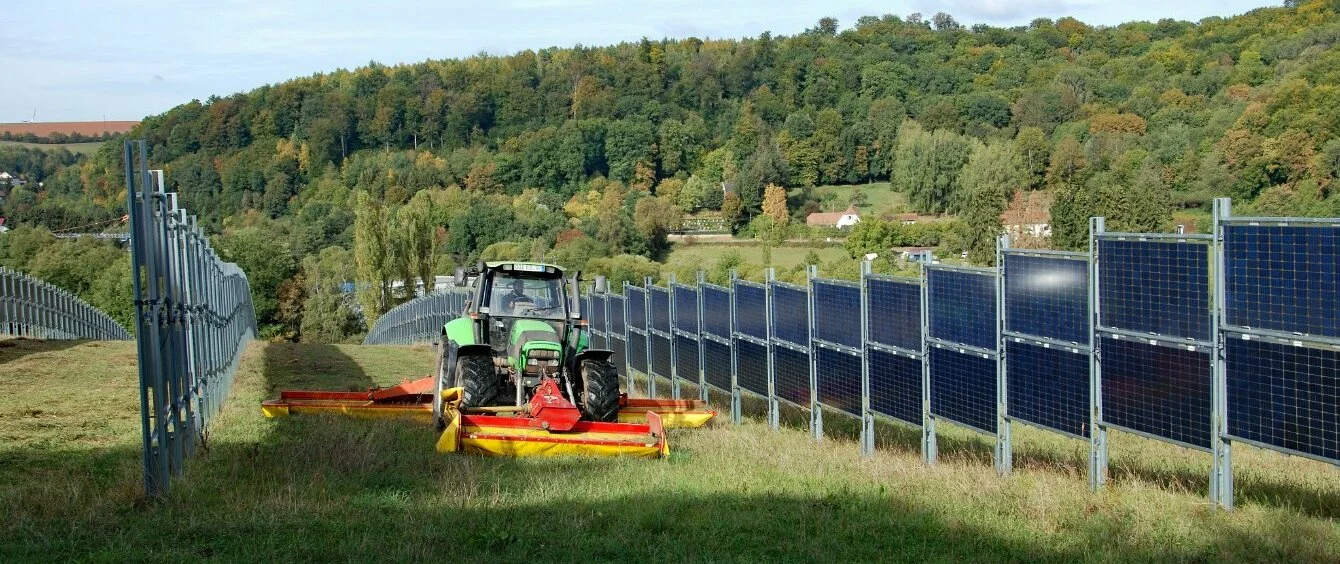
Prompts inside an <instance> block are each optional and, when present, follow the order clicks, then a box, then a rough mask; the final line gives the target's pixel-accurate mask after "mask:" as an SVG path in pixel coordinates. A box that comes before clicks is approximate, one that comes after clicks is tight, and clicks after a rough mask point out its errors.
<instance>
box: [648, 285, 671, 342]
mask: <svg viewBox="0 0 1340 564" xmlns="http://www.w3.org/2000/svg"><path fill="white" fill-rule="evenodd" d="M650 294H651V328H652V329H655V330H657V331H660V332H662V333H669V332H670V290H668V289H666V288H661V287H652V288H651V291H650Z"/></svg>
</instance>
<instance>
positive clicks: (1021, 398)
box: [1005, 340, 1089, 438]
mask: <svg viewBox="0 0 1340 564" xmlns="http://www.w3.org/2000/svg"><path fill="white" fill-rule="evenodd" d="M1005 366H1006V368H1007V369H1008V371H1009V374H1008V377H1009V386H1008V389H1007V395H1008V396H1009V397H1008V398H1007V400H1008V403H1009V414H1010V416H1011V417H1012V418H1014V419H1017V420H1020V421H1024V422H1027V423H1032V424H1034V425H1039V426H1042V427H1046V428H1049V429H1052V430H1055V431H1060V432H1062V433H1069V434H1071V435H1076V436H1080V437H1085V438H1087V437H1088V436H1089V355H1088V353H1087V352H1084V351H1078V352H1077V351H1075V350H1074V349H1066V348H1061V347H1044V346H1042V345H1038V344H1033V343H1020V342H1016V341H1014V340H1007V341H1006V342H1005Z"/></svg>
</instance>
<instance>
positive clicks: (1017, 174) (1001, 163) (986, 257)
mask: <svg viewBox="0 0 1340 564" xmlns="http://www.w3.org/2000/svg"><path fill="white" fill-rule="evenodd" d="M1022 177H1023V171H1022V170H1021V167H1020V164H1019V154H1018V152H1017V148H1016V147H1015V146H1014V143H1013V142H1008V141H1001V142H996V143H992V144H990V145H978V146H977V147H975V148H974V149H973V151H972V155H971V156H970V157H969V158H968V162H967V164H965V165H963V173H962V175H961V180H960V182H961V183H962V191H963V198H964V202H963V205H962V206H961V207H962V209H963V218H962V220H963V221H962V223H961V226H962V229H963V240H964V242H965V244H966V245H967V247H968V259H969V260H971V261H973V262H975V263H978V264H994V263H995V260H996V237H998V236H999V235H1000V234H1001V233H1002V230H1001V220H1000V214H1001V213H1003V212H1004V211H1005V207H1006V205H1007V204H1008V203H1009V199H1010V197H1012V196H1013V195H1014V192H1015V190H1016V189H1018V187H1019V185H1020V184H1021V180H1022Z"/></svg>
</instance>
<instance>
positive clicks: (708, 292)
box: [702, 285, 731, 339]
mask: <svg viewBox="0 0 1340 564" xmlns="http://www.w3.org/2000/svg"><path fill="white" fill-rule="evenodd" d="M702 290H703V332H704V333H708V334H711V335H716V336H718V337H721V338H723V339H729V338H730V336H731V326H730V297H731V294H730V290H727V289H724V288H717V287H715V286H707V285H704V286H703V288H702Z"/></svg>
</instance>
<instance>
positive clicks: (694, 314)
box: [674, 285, 698, 333]
mask: <svg viewBox="0 0 1340 564" xmlns="http://www.w3.org/2000/svg"><path fill="white" fill-rule="evenodd" d="M674 298H675V329H678V330H680V331H687V332H689V333H697V332H698V292H696V291H694V289H693V288H689V287H684V286H678V285H676V286H675V287H674Z"/></svg>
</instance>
